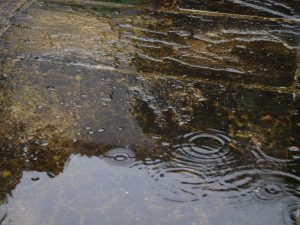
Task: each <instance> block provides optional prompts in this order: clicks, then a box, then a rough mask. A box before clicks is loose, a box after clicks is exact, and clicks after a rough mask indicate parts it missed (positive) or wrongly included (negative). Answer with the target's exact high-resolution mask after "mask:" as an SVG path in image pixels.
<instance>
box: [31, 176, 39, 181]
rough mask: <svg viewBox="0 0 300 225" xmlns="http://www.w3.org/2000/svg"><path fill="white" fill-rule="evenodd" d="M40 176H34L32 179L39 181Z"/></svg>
mask: <svg viewBox="0 0 300 225" xmlns="http://www.w3.org/2000/svg"><path fill="white" fill-rule="evenodd" d="M39 179H40V178H39V177H32V178H31V180H33V181H38V180H39Z"/></svg>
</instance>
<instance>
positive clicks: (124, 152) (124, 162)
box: [104, 148, 136, 167]
mask: <svg viewBox="0 0 300 225" xmlns="http://www.w3.org/2000/svg"><path fill="white" fill-rule="evenodd" d="M104 160H105V161H106V162H107V163H109V164H110V165H112V166H122V167H128V166H130V165H132V164H133V163H134V162H135V160H136V156H135V153H134V151H132V150H131V149H129V148H114V149H111V150H109V151H108V152H106V153H105V154H104Z"/></svg>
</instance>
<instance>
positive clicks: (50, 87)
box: [46, 85, 55, 91]
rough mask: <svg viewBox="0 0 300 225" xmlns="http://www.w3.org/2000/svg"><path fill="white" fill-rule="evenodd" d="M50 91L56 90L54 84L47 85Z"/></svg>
mask: <svg viewBox="0 0 300 225" xmlns="http://www.w3.org/2000/svg"><path fill="white" fill-rule="evenodd" d="M46 88H47V90H48V91H55V87H54V86H52V85H49V86H47V87H46Z"/></svg>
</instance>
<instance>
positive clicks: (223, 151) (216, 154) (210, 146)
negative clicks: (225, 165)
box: [174, 132, 231, 160]
mask: <svg viewBox="0 0 300 225" xmlns="http://www.w3.org/2000/svg"><path fill="white" fill-rule="evenodd" d="M179 141H180V142H182V143H181V144H178V145H176V146H174V148H175V152H177V153H178V154H181V155H183V156H186V157H187V158H191V159H194V160H216V159H222V158H226V157H228V155H229V154H230V148H228V146H227V145H226V144H227V142H229V141H231V139H230V138H228V137H227V136H225V135H224V134H222V133H219V132H218V133H206V132H193V133H189V134H185V135H183V136H180V137H179Z"/></svg>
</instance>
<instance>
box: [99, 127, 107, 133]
mask: <svg viewBox="0 0 300 225" xmlns="http://www.w3.org/2000/svg"><path fill="white" fill-rule="evenodd" d="M97 131H98V133H103V132H104V131H105V130H104V129H103V128H99V129H98V130H97Z"/></svg>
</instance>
